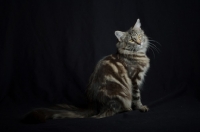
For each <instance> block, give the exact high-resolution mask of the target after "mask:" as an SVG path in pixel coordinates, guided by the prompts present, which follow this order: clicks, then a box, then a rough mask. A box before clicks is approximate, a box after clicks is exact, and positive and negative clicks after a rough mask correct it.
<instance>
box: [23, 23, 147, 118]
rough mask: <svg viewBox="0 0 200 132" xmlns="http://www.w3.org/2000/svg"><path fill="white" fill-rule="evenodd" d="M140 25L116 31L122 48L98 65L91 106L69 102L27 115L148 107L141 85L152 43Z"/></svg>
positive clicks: (96, 115)
mask: <svg viewBox="0 0 200 132" xmlns="http://www.w3.org/2000/svg"><path fill="white" fill-rule="evenodd" d="M140 26H141V23H140V20H139V19H138V20H137V22H136V24H135V25H134V27H131V28H130V29H129V30H128V31H127V32H121V31H116V32H115V35H116V37H117V39H118V40H119V42H118V43H117V49H118V52H117V53H116V54H112V55H109V56H106V57H104V58H103V59H102V60H100V61H99V62H98V64H97V65H96V67H95V70H94V72H93V73H92V75H91V77H90V80H89V84H88V87H87V91H86V93H87V99H88V103H89V106H88V108H86V109H81V108H77V107H74V106H70V105H67V104H62V105H58V106H57V107H55V108H49V109H48V108H39V109H35V110H33V111H31V112H30V113H28V114H27V115H26V118H25V119H33V120H37V121H39V122H44V121H45V119H49V118H53V119H57V118H85V117H93V118H103V117H108V116H112V115H114V114H116V113H119V112H123V111H130V110H132V107H134V108H135V109H138V110H140V111H142V112H146V111H148V107H147V106H145V105H142V103H141V97H140V88H141V84H142V83H143V81H144V77H145V74H146V72H147V70H148V69H149V58H148V57H147V56H146V50H147V48H148V45H149V43H148V38H147V36H146V35H145V34H144V32H143V30H142V29H141V28H140Z"/></svg>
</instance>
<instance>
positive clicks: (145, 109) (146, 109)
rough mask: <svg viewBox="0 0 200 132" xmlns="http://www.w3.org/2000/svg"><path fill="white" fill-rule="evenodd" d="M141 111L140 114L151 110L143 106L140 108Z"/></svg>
mask: <svg viewBox="0 0 200 132" xmlns="http://www.w3.org/2000/svg"><path fill="white" fill-rule="evenodd" d="M139 111H140V112H147V111H149V108H148V107H147V106H146V105H142V106H140V107H139Z"/></svg>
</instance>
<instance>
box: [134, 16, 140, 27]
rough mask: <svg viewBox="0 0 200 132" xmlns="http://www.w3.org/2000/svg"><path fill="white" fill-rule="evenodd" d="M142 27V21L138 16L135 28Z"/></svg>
mask: <svg viewBox="0 0 200 132" xmlns="http://www.w3.org/2000/svg"><path fill="white" fill-rule="evenodd" d="M140 27H141V23H140V19H139V18H138V19H137V21H136V23H135V25H134V27H133V29H141V28H140Z"/></svg>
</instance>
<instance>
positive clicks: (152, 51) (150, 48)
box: [149, 47, 155, 59]
mask: <svg viewBox="0 0 200 132" xmlns="http://www.w3.org/2000/svg"><path fill="white" fill-rule="evenodd" d="M149 49H150V50H151V51H152V52H153V56H154V59H155V53H154V51H153V49H151V47H149Z"/></svg>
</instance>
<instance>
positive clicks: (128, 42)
mask: <svg viewBox="0 0 200 132" xmlns="http://www.w3.org/2000/svg"><path fill="white" fill-rule="evenodd" d="M115 36H116V37H117V39H118V40H119V42H118V43H117V48H118V50H119V52H121V53H124V54H133V53H136V52H143V53H145V52H146V50H147V48H148V38H147V36H146V35H145V34H144V31H143V30H142V29H141V23H140V20H139V19H137V22H136V23H135V25H134V26H133V27H131V28H130V29H129V30H128V31H126V32H122V31H115Z"/></svg>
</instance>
